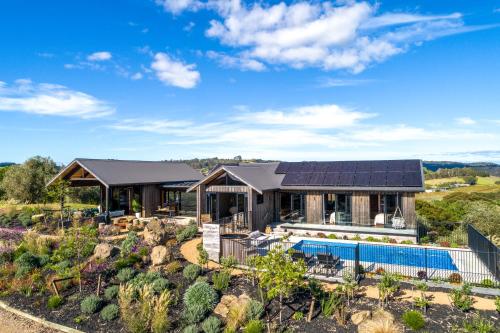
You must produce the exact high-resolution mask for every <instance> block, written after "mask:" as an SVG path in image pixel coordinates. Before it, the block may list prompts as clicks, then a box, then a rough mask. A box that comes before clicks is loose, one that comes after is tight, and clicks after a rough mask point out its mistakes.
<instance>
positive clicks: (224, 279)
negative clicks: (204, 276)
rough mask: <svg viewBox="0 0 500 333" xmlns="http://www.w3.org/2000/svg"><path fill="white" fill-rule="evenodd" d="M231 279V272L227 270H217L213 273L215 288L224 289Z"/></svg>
mask: <svg viewBox="0 0 500 333" xmlns="http://www.w3.org/2000/svg"><path fill="white" fill-rule="evenodd" d="M230 280H231V274H230V273H229V272H228V271H227V270H223V271H220V272H219V273H217V272H215V273H214V274H213V275H212V282H213V284H214V288H215V290H218V291H224V290H226V289H227V288H228V287H229V281H230Z"/></svg>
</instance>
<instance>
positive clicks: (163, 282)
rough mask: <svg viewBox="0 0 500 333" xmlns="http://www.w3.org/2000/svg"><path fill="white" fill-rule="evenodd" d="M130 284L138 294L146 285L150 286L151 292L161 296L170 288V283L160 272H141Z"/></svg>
mask: <svg viewBox="0 0 500 333" xmlns="http://www.w3.org/2000/svg"><path fill="white" fill-rule="evenodd" d="M128 284H129V285H130V286H131V287H132V288H134V289H135V293H136V294H137V293H138V292H139V290H140V289H142V288H143V287H144V286H145V285H149V286H150V287H151V291H152V292H153V293H154V294H160V293H161V292H162V291H163V290H165V289H167V288H168V285H169V284H170V282H169V281H168V280H167V279H165V278H164V277H163V276H162V275H161V274H160V273H159V272H147V273H143V272H141V273H139V274H137V275H136V276H135V277H134V278H133V279H132V280H130V281H129V282H128Z"/></svg>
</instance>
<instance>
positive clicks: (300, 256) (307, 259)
mask: <svg viewBox="0 0 500 333" xmlns="http://www.w3.org/2000/svg"><path fill="white" fill-rule="evenodd" d="M291 257H292V260H293V261H299V260H300V259H302V260H304V262H305V263H306V264H309V262H311V260H312V259H313V256H311V255H306V254H305V253H304V252H302V251H293V252H292V253H291Z"/></svg>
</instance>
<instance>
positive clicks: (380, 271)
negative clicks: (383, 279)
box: [375, 267, 385, 275]
mask: <svg viewBox="0 0 500 333" xmlns="http://www.w3.org/2000/svg"><path fill="white" fill-rule="evenodd" d="M384 273H385V269H384V268H383V267H378V268H377V269H376V270H375V274H377V275H382V274H384Z"/></svg>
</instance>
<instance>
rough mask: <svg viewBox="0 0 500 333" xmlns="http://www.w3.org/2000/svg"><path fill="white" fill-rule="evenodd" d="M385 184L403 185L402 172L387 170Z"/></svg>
mask: <svg viewBox="0 0 500 333" xmlns="http://www.w3.org/2000/svg"><path fill="white" fill-rule="evenodd" d="M387 186H403V173H402V172H399V171H392V172H388V173H387Z"/></svg>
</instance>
